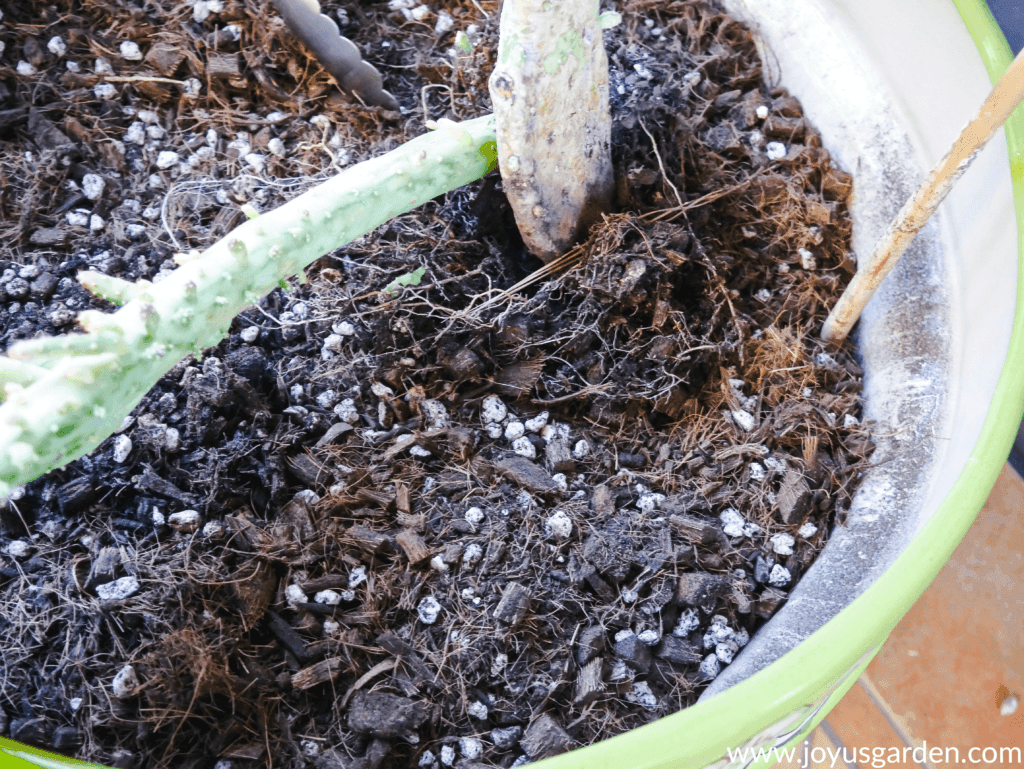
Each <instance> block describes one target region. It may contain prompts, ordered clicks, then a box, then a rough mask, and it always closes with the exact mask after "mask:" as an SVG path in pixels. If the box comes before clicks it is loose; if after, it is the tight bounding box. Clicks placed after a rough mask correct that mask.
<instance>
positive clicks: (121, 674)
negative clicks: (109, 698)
mask: <svg viewBox="0 0 1024 769" xmlns="http://www.w3.org/2000/svg"><path fill="white" fill-rule="evenodd" d="M138 686H139V678H138V676H136V675H135V668H133V667H132V666H131V665H125V666H124V667H123V668H121V669H120V670H119V671H117V675H116V676H114V680H113V682H111V684H110V691H111V694H113V695H114V696H115V697H117V699H119V700H121V699H124V698H125V697H128V696H130V695H131V694H132V692H134V691H135V690H136V689H137V688H138Z"/></svg>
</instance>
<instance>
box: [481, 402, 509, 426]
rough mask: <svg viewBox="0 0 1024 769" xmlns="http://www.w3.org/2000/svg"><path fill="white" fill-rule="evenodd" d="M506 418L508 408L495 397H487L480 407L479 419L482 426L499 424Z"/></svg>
mask: <svg viewBox="0 0 1024 769" xmlns="http://www.w3.org/2000/svg"><path fill="white" fill-rule="evenodd" d="M506 416H508V407H507V406H505V404H504V403H503V402H502V400H501V398H499V397H498V396H497V395H488V396H487V397H486V398H484V401H483V403H482V404H481V405H480V417H481V418H482V419H483V421H484V424H493V423H495V422H501V421H503V420H504V419H505V417H506Z"/></svg>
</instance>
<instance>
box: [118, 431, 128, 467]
mask: <svg viewBox="0 0 1024 769" xmlns="http://www.w3.org/2000/svg"><path fill="white" fill-rule="evenodd" d="M131 453H132V439H131V438H129V437H128V436H127V435H119V436H117V438H115V439H114V461H115V462H117V464H119V465H121V464H124V461H125V460H126V459H128V455H129V454H131Z"/></svg>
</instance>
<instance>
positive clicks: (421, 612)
mask: <svg viewBox="0 0 1024 769" xmlns="http://www.w3.org/2000/svg"><path fill="white" fill-rule="evenodd" d="M440 614H441V604H439V603H438V602H437V599H436V598H434V597H433V596H431V595H428V596H427V597H426V598H424V599H423V600H421V601H420V602H419V605H418V606H417V607H416V616H417V617H419V619H420V622H422V623H423V624H424V625H433V624H434V623H435V622H437V618H438V616H439V615H440Z"/></svg>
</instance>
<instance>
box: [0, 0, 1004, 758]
mask: <svg viewBox="0 0 1024 769" xmlns="http://www.w3.org/2000/svg"><path fill="white" fill-rule="evenodd" d="M952 2H953V4H954V5H955V6H956V8H957V10H958V11H959V13H960V16H961V18H962V19H963V21H964V24H965V25H966V27H967V29H968V31H969V32H970V34H971V36H972V38H973V39H974V42H975V44H976V46H977V48H978V51H979V53H980V55H981V58H982V60H983V61H984V64H985V66H986V68H987V70H988V73H989V76H990V77H991V79H992V80H993V82H995V81H996V80H997V79H998V78H999V76H1000V75H1001V74H1002V73H1003V71H1005V69H1006V68H1007V67H1008V66H1009V64H1010V62H1011V61H1012V59H1013V56H1012V53H1011V51H1010V48H1009V45H1008V44H1007V42H1006V39H1005V38H1004V37H1003V34H1002V32H1001V31H1000V30H999V27H998V26H997V24H996V22H995V20H994V19H993V17H992V15H991V13H990V12H989V10H988V7H987V6H986V5H985V3H984V2H983V0H952ZM1005 131H1006V139H1007V145H1008V149H1009V160H1010V168H1011V174H1012V179H1013V189H1014V198H1015V205H1016V212H1017V228H1018V253H1019V254H1021V255H1022V256H1021V258H1019V259H1018V264H1019V269H1018V278H1017V296H1018V297H1019V296H1021V295H1022V290H1024V240H1022V239H1021V234H1020V233H1022V232H1024V109H1022V108H1021V107H1018V109H1017V110H1016V111H1015V112H1014V113H1013V115H1012V116H1011V117H1010V119H1009V120H1008V121H1007V122H1006V126H1005ZM1022 412H1024V308H1022V305H1021V304H1020V303H1019V302H1018V305H1017V307H1016V311H1015V314H1014V325H1013V331H1012V335H1011V338H1010V347H1009V350H1008V352H1007V359H1006V364H1005V366H1004V368H1003V371H1002V375H1001V376H1000V379H999V384H998V387H997V388H996V391H995V393H994V395H993V398H992V400H991V403H990V405H989V409H988V415H987V417H986V420H985V424H984V427H983V428H982V432H981V435H980V437H979V439H978V442H977V444H976V445H975V448H974V451H973V452H972V454H971V459H970V461H969V462H968V463H967V465H966V467H965V468H964V470H963V471H962V472H961V474H960V476H959V478H958V479H957V481H956V483H955V485H954V486H953V489H952V490H951V492H950V493H949V495H948V496H947V497H946V499H945V500H944V501H943V503H942V504H941V505H940V507H939V509H938V510H937V511H936V513H935V515H934V516H933V517H932V519H931V520H930V521H929V522H928V523H927V524H926V525H925V526H924V528H923V529H922V530H921V531H920V532H919V534H918V535H917V536H916V537H915V538H914V541H913V542H912V543H911V545H910V546H909V547H908V548H907V549H906V551H905V552H904V553H903V554H902V555H901V556H900V557H899V558H898V559H897V561H896V563H895V564H894V565H893V566H892V568H890V569H889V570H888V571H887V572H886V573H885V575H884V576H883V577H882V578H881V579H879V580H878V581H877V582H876V583H875V584H874V585H872V586H871V587H870V588H868V590H866V591H865V592H864V593H863V594H862V595H861V596H860V597H858V598H857V599H856V600H855V601H853V603H851V604H850V605H849V606H848V607H847V608H846V609H844V610H843V611H842V612H841V613H840V614H839V615H838V616H837V617H835V618H834V619H833V620H831V621H830V622H828V623H827V624H826V625H824V626H823V627H822V628H821V629H820V630H818V631H817V632H816V633H814V634H813V635H812V636H810V637H809V638H808V639H807V640H806V641H804V642H803V643H801V644H800V645H799V646H797V647H796V648H795V649H793V650H792V651H791V652H789V653H788V654H786V655H785V656H783V657H782V658H781V659H779V660H778V661H777V662H775V663H773V664H772V665H770V666H768V667H767V668H765V669H764V670H762V671H761V672H759V673H757V674H756V675H754V676H751V677H750V678H749V679H747V680H746V681H743V682H742V683H740V684H738V685H736V686H734V687H732V688H731V689H728V690H726V691H725V692H723V693H722V694H720V695H718V696H716V697H714V698H712V699H710V700H708V701H706V702H701V703H699V704H697V705H694V706H693V707H690V708H687V709H685V710H683V711H680V712H678V713H675V714H673V715H671V716H667V717H666V718H662V719H660V720H659V721H656V722H655V723H652V724H649V725H647V726H644V727H642V728H640V729H636V730H634V731H631V732H628V733H626V734H622V735H619V736H618V737H614V738H612V739H609V740H604V741H602V742H599V743H597V744H595V745H591V746H590V747H588V748H584V749H581V750H577V751H573V752H571V753H567V754H564V755H561V756H556V757H554V758H551V759H548V760H546V761H541V762H537V763H535V764H531V766H536V767H537V768H538V769H584V768H585V769H704V767H709V769H710V768H711V767H713V768H714V769H738V768H739V767H745V766H770V765H771V764H772V761H771V760H761V761H757V762H754V763H750V762H732V763H730V762H729V761H727V760H725V756H726V753H727V750H728V749H732V748H737V747H740V746H748V747H755V748H756V747H763V748H766V749H767V748H771V747H773V746H775V745H779V746H783V745H788V746H797V747H798V746H799V745H800V743H801V742H802V741H803V739H804V738H805V737H806V736H807V734H809V732H810V731H811V730H812V729H813V728H814V726H816V725H817V724H818V723H819V722H820V721H821V720H822V719H823V718H825V716H826V715H827V714H828V712H829V710H831V708H832V707H833V706H834V705H835V704H836V703H837V702H838V701H839V700H840V699H841V698H842V696H843V695H844V694H845V693H846V692H847V690H848V689H849V688H850V687H851V686H852V685H853V684H854V683H855V681H856V679H857V677H858V676H859V675H860V674H861V672H863V670H864V668H866V667H867V665H868V663H869V662H870V661H871V659H872V658H873V657H874V655H875V654H876V653H877V652H878V650H879V649H880V648H881V646H882V644H883V643H884V642H885V640H886V638H887V637H888V636H889V634H890V633H891V632H892V630H893V629H894V628H895V627H896V625H897V623H899V621H900V620H901V619H902V618H903V615H904V614H906V613H907V611H909V609H910V608H911V606H913V605H914V603H915V602H916V601H917V599H918V598H919V597H920V596H921V594H922V593H923V592H924V591H925V589H926V588H927V587H928V585H929V584H930V583H931V582H932V580H933V579H934V578H935V576H936V575H937V574H938V573H939V570H940V569H941V568H942V567H943V566H944V565H945V563H946V561H948V560H949V558H950V556H951V555H952V553H953V551H954V550H955V549H956V547H957V545H958V544H959V543H960V541H961V540H962V539H963V537H964V535H965V534H966V533H967V530H968V529H969V528H970V526H971V524H972V523H973V522H974V519H975V517H976V516H977V514H978V511H979V510H981V507H982V505H983V504H984V503H985V499H986V498H987V496H988V494H989V492H990V491H991V489H992V486H993V485H994V483H995V480H996V478H997V476H998V474H999V472H1000V470H1001V468H1002V467H1003V464H1004V463H1005V461H1006V457H1007V455H1008V453H1009V450H1010V446H1011V444H1012V443H1013V439H1014V436H1015V435H1016V432H1017V427H1018V425H1019V423H1020V420H1021V414H1022ZM0 748H2V749H3V752H2V753H0V769H26V767H28V766H29V765H30V764H29V763H28V762H27V761H28V759H29V756H32V757H34V759H35V760H32V763H34V764H37V765H41V766H47V767H65V766H66V767H82V766H91V767H96V766H98V765H97V764H85V763H82V762H78V761H71V760H68V759H65V758H62V757H60V756H57V755H56V754H54V753H48V752H46V751H42V750H40V749H38V748H33V747H30V746H26V745H22V744H20V743H17V742H15V741H13V740H8V739H3V738H0ZM11 752H18V753H20V756H15V755H11Z"/></svg>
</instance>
